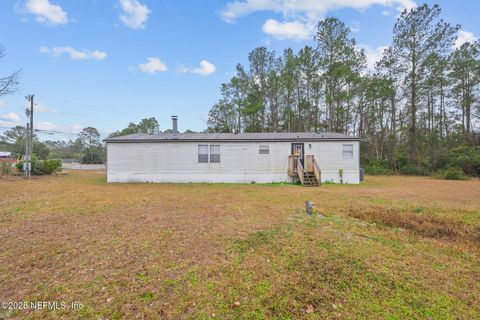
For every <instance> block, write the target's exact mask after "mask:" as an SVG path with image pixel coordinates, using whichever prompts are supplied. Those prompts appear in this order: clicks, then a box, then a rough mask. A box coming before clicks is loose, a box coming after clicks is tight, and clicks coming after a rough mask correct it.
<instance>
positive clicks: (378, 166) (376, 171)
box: [365, 159, 391, 176]
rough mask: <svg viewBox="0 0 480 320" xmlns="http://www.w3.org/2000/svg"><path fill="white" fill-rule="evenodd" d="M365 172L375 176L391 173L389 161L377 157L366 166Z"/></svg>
mask: <svg viewBox="0 0 480 320" xmlns="http://www.w3.org/2000/svg"><path fill="white" fill-rule="evenodd" d="M365 173H366V174H370V175H373V176H379V175H388V174H391V171H390V168H389V165H388V162H387V161H386V160H379V159H375V160H372V161H370V162H369V163H368V165H367V166H366V167H365Z"/></svg>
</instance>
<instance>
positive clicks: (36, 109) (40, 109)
mask: <svg viewBox="0 0 480 320" xmlns="http://www.w3.org/2000/svg"><path fill="white" fill-rule="evenodd" d="M33 111H34V112H38V113H44V112H56V111H57V110H56V109H53V108H48V107H46V106H45V105H44V104H43V103H35V105H34V106H33Z"/></svg>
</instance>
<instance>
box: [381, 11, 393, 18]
mask: <svg viewBox="0 0 480 320" xmlns="http://www.w3.org/2000/svg"><path fill="white" fill-rule="evenodd" d="M391 14H392V13H391V12H390V11H389V10H383V11H382V16H385V17H387V16H389V15H391Z"/></svg>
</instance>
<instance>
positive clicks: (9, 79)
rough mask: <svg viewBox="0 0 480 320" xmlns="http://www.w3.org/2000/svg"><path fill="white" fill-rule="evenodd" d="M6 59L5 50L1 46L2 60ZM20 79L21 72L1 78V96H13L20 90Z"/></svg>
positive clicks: (0, 57)
mask: <svg viewBox="0 0 480 320" xmlns="http://www.w3.org/2000/svg"><path fill="white" fill-rule="evenodd" d="M3 57H5V48H4V47H2V46H0V60H1V59H3ZM19 79H20V70H17V71H15V72H13V73H12V74H10V75H8V76H6V77H2V78H0V96H4V95H7V94H12V93H14V92H15V91H17V90H18V83H19Z"/></svg>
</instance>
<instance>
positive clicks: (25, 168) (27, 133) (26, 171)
mask: <svg viewBox="0 0 480 320" xmlns="http://www.w3.org/2000/svg"><path fill="white" fill-rule="evenodd" d="M29 144H30V124H29V123H28V122H27V126H26V130H25V158H24V160H23V172H24V174H25V178H26V179H28V178H29V176H30V174H29V168H30V161H29V159H28V156H29V154H30V150H29V149H30V148H29V147H28V145H29Z"/></svg>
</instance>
